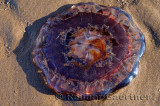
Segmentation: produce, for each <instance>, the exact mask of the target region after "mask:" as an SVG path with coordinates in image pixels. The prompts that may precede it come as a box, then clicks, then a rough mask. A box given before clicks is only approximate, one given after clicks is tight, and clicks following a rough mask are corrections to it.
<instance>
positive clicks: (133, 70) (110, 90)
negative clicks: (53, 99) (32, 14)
mask: <svg viewBox="0 0 160 106" xmlns="http://www.w3.org/2000/svg"><path fill="white" fill-rule="evenodd" d="M81 4H83V3H81ZM81 4H80V3H78V4H75V5H73V6H71V8H70V9H73V8H75V7H76V6H77V5H81ZM84 4H85V5H87V4H89V5H94V4H96V3H93V2H92V4H90V3H84ZM96 5H98V4H96ZM98 6H100V7H101V5H98ZM103 8H113V9H116V10H117V9H118V11H120V12H122V14H124V15H125V16H126V17H127V18H128V19H129V21H131V22H132V23H133V21H132V18H131V16H130V15H129V14H128V13H126V12H125V11H123V10H121V9H120V8H117V7H108V6H104V7H103ZM67 11H68V10H67ZM126 14H127V15H126ZM54 17H56V16H54ZM51 18H53V17H51ZM49 20H50V18H49V19H48V21H49ZM48 21H47V22H48ZM47 22H46V23H47ZM134 25H135V24H134ZM135 26H136V25H135ZM42 27H43V26H42ZM136 28H137V27H136ZM137 29H138V28H137ZM42 30H43V29H42V28H41V30H40V33H41V31H42ZM138 30H139V29H138ZM139 32H140V30H139ZM40 33H39V34H38V36H37V39H38V37H41V36H42V35H41V34H40ZM39 35H40V36H39ZM139 35H140V40H141V48H140V51H139V54H138V56H137V57H138V59H137V60H136V63H135V64H134V66H133V69H132V71H131V72H130V73H129V74H128V75H127V76H126V78H125V79H124V80H122V81H121V82H120V83H119V84H118V85H115V87H113V88H111V89H107V90H106V93H105V95H107V94H109V93H111V92H112V91H114V90H116V87H117V86H123V84H125V83H126V84H127V83H130V82H131V80H129V78H131V77H132V79H134V77H135V76H136V74H135V73H136V71H137V72H138V64H139V61H140V58H141V57H142V55H143V53H144V51H145V40H144V37H143V35H142V33H141V32H140V33H139ZM37 39H36V42H35V48H34V49H36V48H37V46H39V45H40V44H41V43H43V42H41V41H42V39H41V38H40V40H37ZM37 43H38V44H37ZM32 55H33V61H34V63H35V64H36V66H37V67H38V68H39V69H41V70H42V72H43V74H45V71H44V70H43V69H42V67H40V66H39V65H38V63H37V62H36V60H35V55H36V53H35V52H34V51H33V52H32ZM46 73H47V72H46ZM46 75H47V74H45V78H43V79H44V80H45V82H46V83H47V85H48V86H49V87H50V88H51V89H53V90H54V91H56V92H57V93H60V94H62V92H65V93H63V94H74V95H76V96H77V97H80V98H81V97H82V96H85V95H81V94H78V93H75V92H68V91H67V90H66V91H63V90H62V92H61V91H58V90H57V89H56V87H55V86H54V87H53V86H51V85H49V79H48V77H47V76H46ZM47 80H48V81H47ZM125 86H126V85H125ZM102 92H103V91H102ZM104 92H105V91H104ZM104 92H103V93H104ZM96 93H97V92H96ZM98 93H99V92H98ZM95 95H96V94H95Z"/></svg>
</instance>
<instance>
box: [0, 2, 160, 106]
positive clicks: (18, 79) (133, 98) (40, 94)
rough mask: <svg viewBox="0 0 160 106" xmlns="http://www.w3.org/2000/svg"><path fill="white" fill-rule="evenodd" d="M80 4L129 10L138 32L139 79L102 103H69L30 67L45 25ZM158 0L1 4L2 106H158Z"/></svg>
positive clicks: (159, 24) (159, 65) (159, 8)
mask: <svg viewBox="0 0 160 106" xmlns="http://www.w3.org/2000/svg"><path fill="white" fill-rule="evenodd" d="M79 2H95V3H97V4H100V5H106V6H116V7H120V8H122V9H123V10H125V11H127V12H128V13H129V14H130V15H131V16H132V19H133V21H134V23H135V24H136V25H137V26H138V28H139V29H140V30H141V31H142V33H143V35H144V37H145V41H146V51H145V53H144V55H143V57H142V59H141V61H140V64H139V73H138V75H137V77H136V78H135V79H134V80H133V81H132V82H131V83H130V84H129V85H128V86H127V87H125V88H123V89H121V90H119V91H117V92H116V93H114V94H113V95H111V96H110V97H109V98H107V99H105V100H93V101H67V100H62V99H61V96H57V95H56V94H55V93H52V90H51V89H49V88H48V87H46V86H45V84H44V81H43V79H42V77H41V75H40V74H39V73H37V68H36V67H35V65H34V64H33V62H32V56H31V52H32V49H33V43H34V41H35V39H36V37H37V34H38V32H39V30H40V28H41V26H42V25H43V24H44V23H45V22H46V20H47V19H48V18H49V17H51V16H54V15H56V14H58V13H61V12H63V11H65V10H67V9H68V8H70V7H71V6H72V5H73V4H76V3H79ZM159 28H160V1H159V0H1V1H0V73H1V74H0V106H37V105H38V106H91V105H92V106H108V105H109V106H110V105H112V106H122V105H125V106H131V105H132V106H136V105H137V106H142V105H144V106H152V105H154V106H158V105H160V77H159V74H160V30H159Z"/></svg>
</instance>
